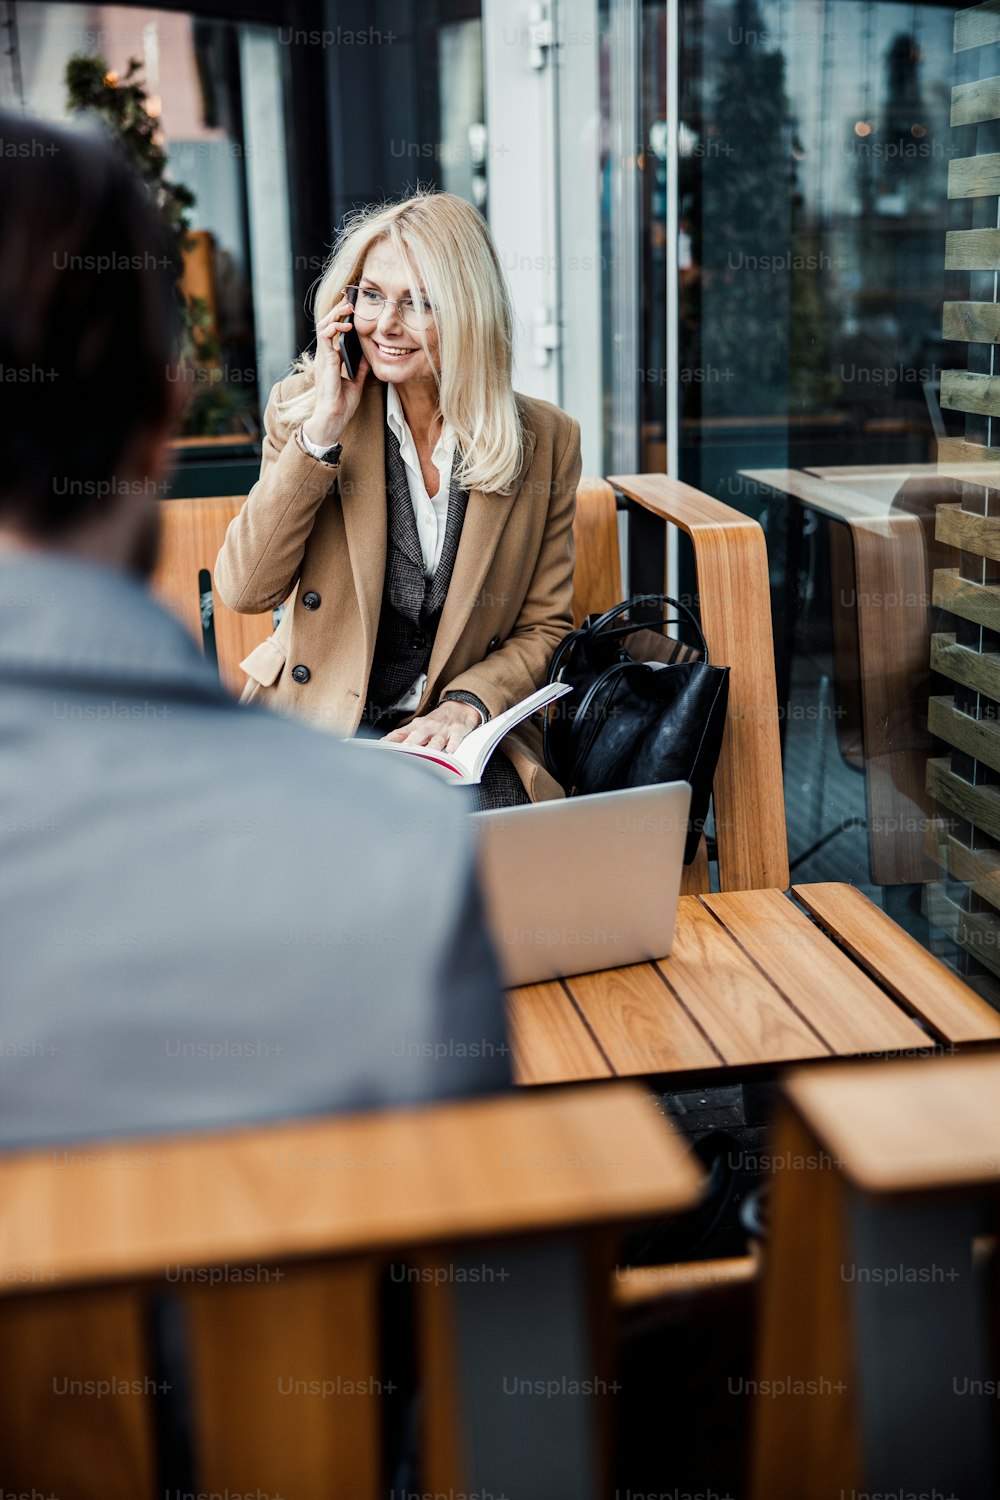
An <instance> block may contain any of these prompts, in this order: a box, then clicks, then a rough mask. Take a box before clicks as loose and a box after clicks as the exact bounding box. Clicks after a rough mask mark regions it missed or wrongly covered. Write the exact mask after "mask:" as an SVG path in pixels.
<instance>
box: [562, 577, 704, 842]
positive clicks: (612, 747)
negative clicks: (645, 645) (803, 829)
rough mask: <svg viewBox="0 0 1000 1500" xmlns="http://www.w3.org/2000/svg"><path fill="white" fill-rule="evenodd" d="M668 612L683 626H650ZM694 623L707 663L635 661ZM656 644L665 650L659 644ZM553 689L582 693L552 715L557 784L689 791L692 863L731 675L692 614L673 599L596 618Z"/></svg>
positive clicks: (565, 656)
mask: <svg viewBox="0 0 1000 1500" xmlns="http://www.w3.org/2000/svg"><path fill="white" fill-rule="evenodd" d="M664 606H669V607H670V608H672V609H676V610H677V611H678V612H679V614H680V615H681V616H682V619H681V620H679V621H672V620H667V619H662V618H661V619H659V620H653V621H652V622H650V621H649V620H648V619H647V618H643V617H642V615H643V614H647V613H648V612H649V611H650V610H651V609H652V608H653V607H655V608H656V610H657V611H658V612H659V614H660V615H662V614H663V609H664ZM640 612H641V613H640ZM630 617H631V618H630ZM685 621H686V623H687V624H689V625H690V626H691V628H692V630H693V631H694V633H695V636H696V637H697V640H698V643H699V647H700V650H701V660H700V661H694V660H688V661H674V662H664V661H655V660H654V661H637V660H636V659H635V657H634V656H633V655H631V654H630V650H631V651H634V650H636V649H639V645H638V643H640V642H641V640H642V637H643V636H644V635H647V632H650V631H656V630H662V629H663V628H664V626H666V625H669V624H674V623H681V624H683V623H684V622H685ZM622 622H625V623H622ZM630 636H631V637H632V638H633V639H632V641H631V642H630V643H629V648H627V647H626V638H627V637H630ZM647 639H649V637H648V636H647ZM655 641H656V644H657V645H660V646H662V645H664V644H665V643H664V642H663V641H662V639H661V638H660V637H659V636H657V637H655ZM549 682H568V683H570V684H571V685H572V686H573V687H574V688H575V689H576V692H575V693H571V694H567V695H566V697H565V698H561V699H560V700H559V701H558V702H557V703H554V704H552V705H550V707H549V708H548V710H547V711H546V714H545V719H544V722H543V726H542V744H543V748H544V753H545V764H546V766H547V767H548V769H549V771H550V772H551V773H552V775H553V776H554V777H555V778H556V780H557V781H559V782H561V783H562V785H563V787H564V788H565V789H566V792H567V794H568V795H569V796H580V795H583V794H585V793H590V792H613V791H619V790H621V789H622V788H623V787H632V786H656V785H659V784H661V783H663V782H667V781H688V782H690V784H691V820H690V822H689V824H688V837H687V842H686V845H685V849H684V863H685V864H690V863H691V861H692V860H693V859H694V857H695V854H696V853H697V851H698V841H699V839H700V837H701V834H702V831H703V829H704V826H705V819H706V818H707V816H708V804H709V800H710V798H711V795H712V778H713V776H714V775H715V767H716V765H717V764H718V760H719V752H720V750H721V749H722V735H723V731H724V729H725V725H726V706H727V704H728V701H729V668H728V667H717V666H713V665H712V664H711V663H710V662H709V659H708V646H707V644H706V641H705V637H704V635H703V634H702V632H701V627H700V625H699V624H698V621H697V620H696V619H695V617H694V615H693V614H692V613H691V611H690V610H689V609H688V608H687V606H686V605H684V604H681V603H680V601H679V600H677V599H671V598H669V596H668V595H666V594H639V595H636V597H635V598H633V599H626V600H625V601H624V602H623V603H622V604H616V605H615V607H614V609H609V610H608V611H607V613H606V614H603V615H589V616H588V617H587V619H586V620H584V622H583V624H582V625H581V626H580V627H579V629H577V630H574V631H573V632H572V633H571V634H570V635H568V636H566V638H565V639H564V640H562V641H560V643H559V645H558V647H557V648H556V651H555V654H554V655H553V657H552V664H551V666H550V668H549Z"/></svg>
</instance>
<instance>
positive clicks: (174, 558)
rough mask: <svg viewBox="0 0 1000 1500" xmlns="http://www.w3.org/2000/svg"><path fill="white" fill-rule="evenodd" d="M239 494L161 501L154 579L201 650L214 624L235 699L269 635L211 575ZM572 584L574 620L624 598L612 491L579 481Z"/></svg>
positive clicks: (265, 624)
mask: <svg viewBox="0 0 1000 1500" xmlns="http://www.w3.org/2000/svg"><path fill="white" fill-rule="evenodd" d="M244 499H245V496H242V495H219V496H211V497H206V498H202V499H195V500H165V501H164V502H163V504H162V506H161V510H160V516H161V542H160V556H159V561H158V564H157V568H156V572H155V573H154V575H153V590H154V592H155V593H156V595H157V597H158V598H159V599H160V600H161V601H162V602H163V603H164V604H165V605H166V606H167V608H168V609H171V610H173V612H174V614H176V615H178V616H179V618H180V619H181V620H183V621H184V624H185V625H187V627H188V629H189V630H190V631H191V633H192V635H194V637H195V638H196V640H197V641H198V642H199V644H200V645H202V646H203V647H204V645H205V628H204V618H205V614H206V612H207V611H210V618H211V620H212V622H213V625H214V637H215V651H216V658H217V661H218V666H219V675H220V677H221V678H222V680H223V682H224V683H225V684H226V686H227V687H229V688H230V689H231V690H232V691H233V692H235V693H240V692H242V691H243V686H244V684H245V682H246V677H245V676H244V674H243V672H241V671H240V662H241V661H242V660H243V658H244V657H245V656H247V655H249V653H250V652H251V651H252V650H253V648H254V647H255V646H257V645H259V644H260V642H261V641H262V640H265V639H266V638H267V636H269V635H270V634H271V631H272V629H273V628H274V627H273V624H272V620H271V614H270V612H267V613H265V614H260V615H239V614H237V613H236V612H235V611H234V610H231V609H229V608H227V606H226V605H225V604H223V602H222V600H221V599H220V598H219V597H218V595H217V594H216V592H215V590H214V587H213V584H212V570H213V568H214V566H215V559H216V558H217V557H218V555H219V549H220V547H221V546H222V543H223V541H224V540H225V536H226V529H227V527H228V526H229V523H230V521H231V520H232V519H233V517H234V516H236V515H238V514H239V512H240V508H241V507H242V505H243V502H244ZM573 534H574V539H575V542H576V556H577V568H576V581H575V588H574V595H573V620H574V624H576V625H579V624H580V623H581V621H582V620H583V619H584V618H585V616H586V615H588V614H590V613H593V612H594V611H602V610H605V609H610V608H611V606H612V605H613V604H617V603H618V601H619V599H621V598H622V576H621V556H620V553H619V547H618V522H617V513H616V509H615V497H614V492H613V490H611V488H610V486H609V485H607V484H606V483H605V482H604V480H603V479H582V480H581V481H580V486H579V489H578V490H577V509H576V519H575V521H574V525H573Z"/></svg>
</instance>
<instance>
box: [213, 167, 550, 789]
mask: <svg viewBox="0 0 1000 1500" xmlns="http://www.w3.org/2000/svg"><path fill="white" fill-rule="evenodd" d="M349 292H351V294H352V295H353V296H354V297H355V298H356V303H355V306H354V308H353V313H354V328H355V330H356V332H357V334H358V337H359V340H360V346H361V351H362V355H363V357H362V359H361V361H360V363H359V365H358V368H357V371H356V373H355V376H354V378H353V379H348V378H347V372H346V367H345V366H343V364H342V360H341V356H340V339H341V335H342V334H344V333H345V332H346V331H347V330H348V329H349V328H350V326H351V324H350V321H349V320H350V316H351V313H352V306H351V301H350V298H349V296H348V293H349ZM316 316H317V322H316V353H315V355H314V356H310V355H308V354H304V355H303V356H302V357H301V359H299V360H298V361H297V363H296V365H295V367H294V371H293V373H292V374H291V375H289V376H288V377H287V378H286V379H285V380H283V381H280V382H279V384H278V385H277V386H275V388H274V389H273V390H272V392H271V395H270V399H269V401H268V404H267V411H266V413H265V417H264V425H265V429H266V436H265V440H264V449H263V458H262V462H261V470H260V478H259V479H258V481H257V483H256V484H255V485H254V487H253V489H252V490H251V491H250V494H249V495H248V496H247V500H246V503H245V505H244V506H243V509H242V510H241V512H240V514H239V515H238V516H237V517H236V518H235V520H234V521H233V522H232V524H231V525H230V527H229V531H228V532H227V535H226V540H225V543H224V545H223V548H222V551H221V552H220V553H219V557H218V561H217V563H216V569H215V581H216V586H217V588H218V590H219V593H220V595H221V597H222V598H223V600H224V601H225V602H226V603H227V604H228V605H229V606H230V607H231V608H233V609H237V610H240V611H242V612H244V613H258V612H260V611H263V610H267V609H272V608H274V606H276V605H278V604H280V603H283V602H285V603H286V608H285V612H284V615H283V617H282V620H281V624H280V625H279V626H278V629H277V630H276V631H275V633H274V635H273V636H272V637H271V638H270V640H267V641H265V642H264V644H263V645H261V646H258V647H257V649H256V650H255V651H253V652H251V654H250V655H249V656H248V657H247V659H246V661H244V662H243V664H242V665H243V668H244V670H245V671H246V673H247V675H248V677H249V679H250V680H249V682H248V684H247V689H246V691H245V693H244V698H245V699H246V700H247V701H251V700H253V701H259V702H263V703H267V704H269V705H271V706H273V707H275V708H277V709H280V710H282V711H284V712H287V713H292V714H301V715H303V716H305V717H307V718H308V719H310V720H311V721H312V722H313V723H314V724H315V725H317V726H319V727H320V728H324V729H328V730H330V731H331V732H332V733H334V734H338V735H343V736H348V735H353V734H355V733H357V732H358V731H359V730H360V731H362V732H365V731H367V732H376V733H379V734H385V735H387V737H388V738H390V739H393V740H405V741H409V742H410V743H411V744H418V745H426V746H429V747H432V748H438V749H448V750H454V749H456V748H457V746H458V745H459V744H460V743H461V741H462V740H463V739H464V737H465V736H466V735H467V734H468V733H469V731H470V730H472V729H474V728H475V727H476V726H477V725H479V724H481V723H482V722H483V720H484V719H488V718H490V717H492V716H495V715H496V714H498V713H501V712H502V711H503V710H504V709H506V708H509V707H511V705H513V704H514V703H517V702H518V701H519V700H520V699H522V698H524V697H526V696H527V695H528V694H529V693H530V692H532V691H533V690H534V689H535V688H537V687H540V686H541V685H542V683H543V682H544V681H545V678H546V675H547V672H548V666H549V661H550V658H551V656H552V652H553V650H554V648H555V647H556V645H557V644H558V642H559V641H560V639H561V638H562V637H563V636H564V635H565V634H566V632H567V631H568V630H570V629H571V628H572V613H571V604H572V589H573V529H572V528H573V510H574V504H575V498H576V486H577V482H578V480H579V477H580V426H579V423H578V422H576V421H575V420H574V419H573V418H572V417H569V416H567V415H566V414H565V413H564V412H562V411H560V410H559V408H558V407H555V406H553V405H551V404H550V403H549V402H547V401H540V400H536V399H534V398H532V397H528V396H522V395H520V394H518V393H517V392H515V391H514V390H513V389H512V385H511V348H512V336H513V312H512V308H511V305H510V300H509V294H508V291H507V286H506V281H505V277H504V274H503V270H502V267H501V264H500V261H499V257H498V256H497V252H496V249H495V247H494V245H493V242H492V239H491V237H490V233H489V230H488V229H487V227H486V224H485V223H484V221H483V219H482V218H481V216H480V215H479V214H478V213H477V212H476V210H475V209H474V208H472V207H471V206H470V205H469V204H468V203H465V202H464V201H463V200H462V199H460V198H456V197H454V196H453V195H452V194H450V193H433V192H421V193H418V194H417V195H416V196H415V197H411V198H408V199H406V200H405V201H404V202H401V203H396V204H392V205H389V206H388V207H386V206H380V207H375V208H367V209H364V210H361V211H360V212H358V213H357V214H355V215H353V216H352V217H351V219H350V220H349V221H348V223H347V225H346V227H345V229H344V231H343V233H342V234H341V236H340V239H339V241H338V244H337V246H336V248H335V250H334V253H333V257H332V259H331V261H330V263H329V265H328V267H327V269H326V271H325V272H324V275H323V277H322V280H321V281H320V284H319V287H318V289H317V294H316ZM561 795H562V789H561V788H560V787H559V785H558V784H557V783H556V782H555V781H554V780H553V778H552V777H551V776H550V775H549V774H548V772H547V771H546V770H545V768H544V765H543V764H542V758H541V739H540V735H539V733H538V731H537V728H536V727H535V726H534V725H533V724H528V725H522V726H521V727H520V728H519V729H518V730H517V731H516V732H515V733H514V734H511V735H509V736H508V737H507V738H506V739H504V740H503V741H502V749H501V750H498V751H497V752H496V753H495V754H494V756H493V758H492V760H491V761H490V764H489V766H488V768H487V771H486V775H485V777H484V781H483V785H482V787H481V788H479V789H478V798H477V800H478V803H479V805H480V806H485V807H498V806H506V805H510V804H512V803H517V802H526V801H540V800H543V799H545V798H551V797H559V796H561Z"/></svg>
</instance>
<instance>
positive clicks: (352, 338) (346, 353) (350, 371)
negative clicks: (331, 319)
mask: <svg viewBox="0 0 1000 1500" xmlns="http://www.w3.org/2000/svg"><path fill="white" fill-rule="evenodd" d="M345 295H346V297H347V300H348V302H349V303H350V304H351V306H352V307H353V306H354V304H355V302H357V300H358V289H357V287H356V286H349V287H348V288H347V291H346V293H345ZM340 357H341V359H342V360H343V361H344V364H345V365H346V366H347V378H348V380H353V379H354V377H355V375H356V374H357V373H358V369H359V367H360V365H361V340H360V339H359V338H358V335H357V331H356V329H355V327H354V315H353V313H352V314H351V326H350V328H349V329H348V330H347V332H346V333H342V334H341V335H340Z"/></svg>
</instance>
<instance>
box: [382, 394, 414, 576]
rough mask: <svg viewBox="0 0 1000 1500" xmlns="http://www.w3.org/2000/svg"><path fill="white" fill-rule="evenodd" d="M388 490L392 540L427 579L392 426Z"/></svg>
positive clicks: (387, 431) (387, 459)
mask: <svg viewBox="0 0 1000 1500" xmlns="http://www.w3.org/2000/svg"><path fill="white" fill-rule="evenodd" d="M385 487H386V496H387V499H388V504H389V537H390V539H391V541H392V542H393V543H394V544H395V545H396V546H397V547H398V548H399V550H400V552H402V553H403V555H404V557H408V558H409V560H410V562H411V563H413V565H414V567H416V568H417V569H418V571H419V573H420V576H421V577H423V573H424V554H423V552H422V551H421V549H420V538H419V536H418V535H417V518H416V516H415V515H414V514H413V501H412V500H411V498H410V485H409V481H408V480H407V477H406V465H405V463H404V462H403V455H402V454H401V453H400V451H399V439H398V438H397V436H396V434H395V433H394V432H393V430H392V428H391V427H390V426H389V425H388V423H387V424H386V428H385Z"/></svg>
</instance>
